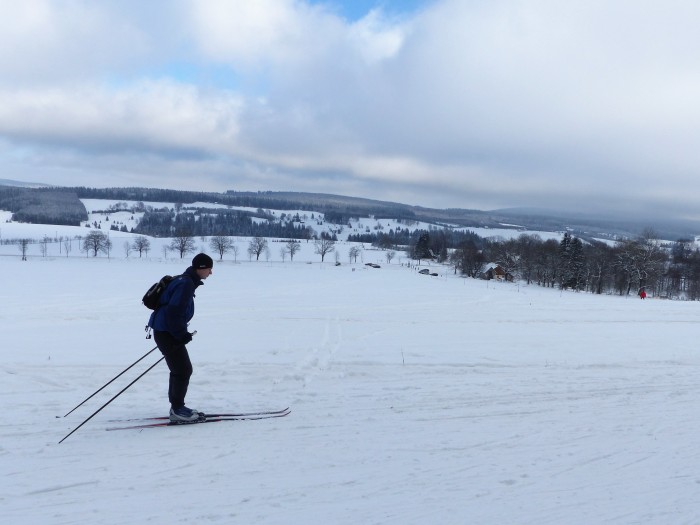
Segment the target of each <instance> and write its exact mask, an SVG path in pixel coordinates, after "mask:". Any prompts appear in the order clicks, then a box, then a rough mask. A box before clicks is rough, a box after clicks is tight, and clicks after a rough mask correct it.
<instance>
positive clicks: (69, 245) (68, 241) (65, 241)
mask: <svg viewBox="0 0 700 525" xmlns="http://www.w3.org/2000/svg"><path fill="white" fill-rule="evenodd" d="M63 249H64V250H65V251H66V257H68V254H69V253H70V252H71V250H72V249H73V241H72V240H71V239H70V237H66V238H65V239H63Z"/></svg>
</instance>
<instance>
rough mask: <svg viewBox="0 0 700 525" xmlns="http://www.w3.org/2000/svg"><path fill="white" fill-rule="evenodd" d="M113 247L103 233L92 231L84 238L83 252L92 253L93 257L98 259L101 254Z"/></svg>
mask: <svg viewBox="0 0 700 525" xmlns="http://www.w3.org/2000/svg"><path fill="white" fill-rule="evenodd" d="M110 247H111V241H110V240H109V237H107V235H105V233H104V232H101V231H97V230H95V231H91V232H90V233H88V234H87V235H86V236H85V237H84V238H83V250H85V252H86V253H88V254H89V253H90V252H92V256H93V257H97V254H98V253H99V252H108V250H109V248H110Z"/></svg>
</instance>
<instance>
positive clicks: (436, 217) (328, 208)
mask: <svg viewBox="0 0 700 525" xmlns="http://www.w3.org/2000/svg"><path fill="white" fill-rule="evenodd" d="M10 183H12V181H8V180H4V179H0V190H2V188H6V189H7V188H9V187H11V186H12V185H11V184H10ZM36 186H37V188H32V187H29V186H28V185H27V184H24V185H23V188H24V191H26V192H42V191H43V192H45V193H46V194H45V196H44V197H43V198H47V197H48V195H50V194H51V192H53V191H56V192H59V193H60V192H69V193H71V194H73V195H75V196H77V198H78V199H80V198H89V199H111V200H117V201H119V200H123V201H150V202H165V203H167V202H169V203H182V204H191V203H194V202H211V203H218V204H222V205H229V206H243V207H252V208H259V209H263V210H292V209H297V210H308V211H312V212H313V211H317V212H321V213H324V215H325V218H326V220H327V221H328V222H332V223H335V224H347V222H348V220H350V219H353V218H362V217H369V216H373V217H375V218H389V219H400V220H404V221H406V220H409V221H410V220H413V221H420V222H424V223H428V224H432V225H434V226H435V227H436V228H442V227H461V228H509V229H522V230H523V231H526V230H530V231H549V232H563V231H569V232H570V233H571V234H572V235H575V236H578V237H580V238H582V239H592V238H606V239H618V238H624V237H626V238H630V237H637V236H639V235H640V234H641V233H642V232H643V231H644V230H645V229H653V230H654V231H655V232H656V233H657V234H658V236H659V237H660V238H662V239H666V240H677V239H680V238H694V237H695V235H697V234H700V222H699V221H690V220H686V221H680V220H675V221H672V220H664V219H659V218H654V219H651V218H650V219H645V218H625V217H613V216H609V217H603V216H600V215H595V216H594V215H586V214H571V213H567V212H563V211H552V210H546V209H533V208H508V209H500V210H491V211H483V210H472V209H461V208H447V209H437V208H425V207H421V206H412V205H408V204H401V203H395V202H389V201H381V200H374V199H366V198H359V197H349V196H343V195H334V194H327V193H308V192H290V191H257V192H253V191H226V192H224V193H217V192H192V191H180V190H170V189H163V188H138V187H126V188H86V187H73V188H52V190H51V192H48V190H46V189H43V190H42V189H40V187H42V186H43V187H44V188H45V185H40V184H37V185H36ZM42 202H45V201H42ZM64 204H65V203H63V204H60V205H64ZM10 211H15V210H12V209H10Z"/></svg>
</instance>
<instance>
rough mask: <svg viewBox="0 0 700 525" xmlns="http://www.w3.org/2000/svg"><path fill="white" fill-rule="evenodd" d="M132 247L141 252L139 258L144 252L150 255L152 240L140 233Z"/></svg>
mask: <svg viewBox="0 0 700 525" xmlns="http://www.w3.org/2000/svg"><path fill="white" fill-rule="evenodd" d="M132 247H133V248H134V250H136V251H138V252H139V258H140V257H141V255H142V254H143V252H146V255H148V250H150V249H151V241H150V240H148V237H144V236H143V235H139V236H138V237H136V238H135V239H134V243H133V244H132Z"/></svg>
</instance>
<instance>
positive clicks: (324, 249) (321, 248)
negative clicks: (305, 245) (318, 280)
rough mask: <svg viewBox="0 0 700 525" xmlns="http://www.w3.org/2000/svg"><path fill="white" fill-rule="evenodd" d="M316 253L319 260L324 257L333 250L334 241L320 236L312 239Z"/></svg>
mask: <svg viewBox="0 0 700 525" xmlns="http://www.w3.org/2000/svg"><path fill="white" fill-rule="evenodd" d="M314 246H315V247H316V253H317V254H319V255H320V256H321V262H323V260H324V259H325V258H326V255H328V254H329V253H331V252H333V251H335V241H333V240H331V239H327V238H321V239H317V240H316V241H314Z"/></svg>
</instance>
